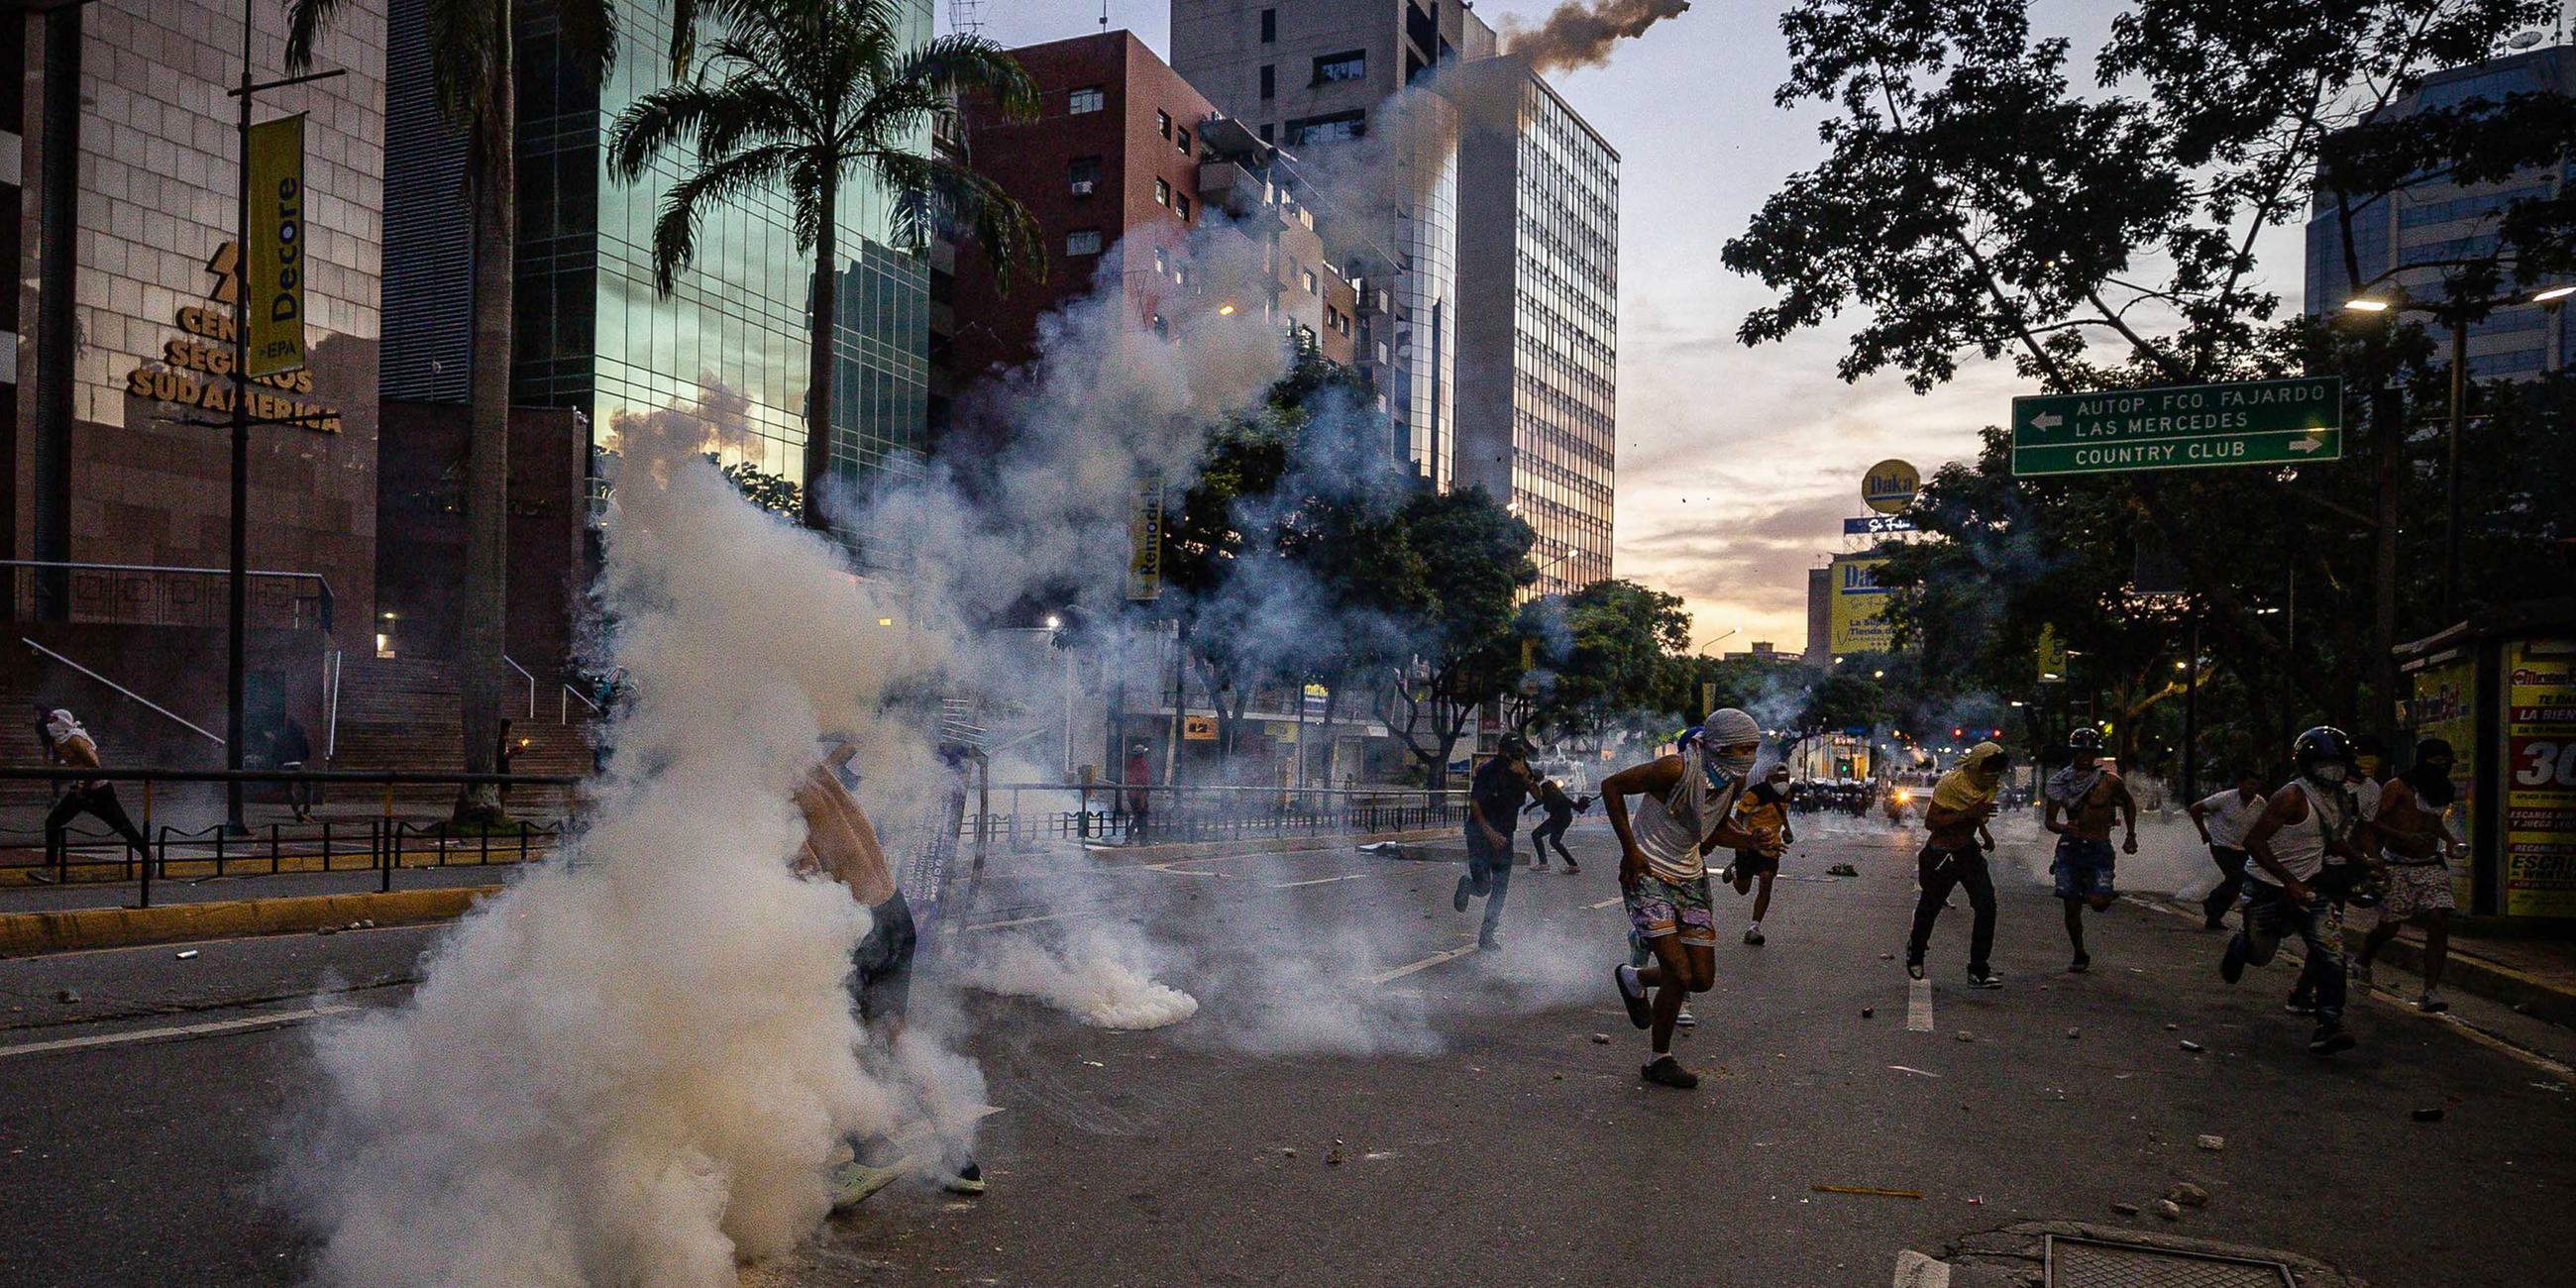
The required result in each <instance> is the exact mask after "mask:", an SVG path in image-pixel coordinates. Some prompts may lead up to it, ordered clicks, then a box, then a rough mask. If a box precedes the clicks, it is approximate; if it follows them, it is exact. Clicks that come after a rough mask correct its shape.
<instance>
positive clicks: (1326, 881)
mask: <svg viewBox="0 0 2576 1288" xmlns="http://www.w3.org/2000/svg"><path fill="white" fill-rule="evenodd" d="M1373 875H1375V874H1374V873H1369V872H1354V873H1351V874H1350V875H1349V876H1343V877H1317V878H1315V879H1314V880H1312V881H1282V882H1279V883H1278V884H1276V885H1273V886H1271V887H1270V888H1271V889H1273V890H1294V889H1296V888H1297V887H1299V886H1310V885H1331V884H1332V883H1334V882H1336V881H1357V880H1359V879H1360V878H1361V877H1365V876H1373Z"/></svg>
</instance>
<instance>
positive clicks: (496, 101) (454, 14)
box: [286, 0, 617, 825]
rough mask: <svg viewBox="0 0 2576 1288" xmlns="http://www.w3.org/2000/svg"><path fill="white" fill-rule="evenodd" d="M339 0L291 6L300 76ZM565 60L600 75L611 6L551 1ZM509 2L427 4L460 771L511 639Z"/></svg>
mask: <svg viewBox="0 0 2576 1288" xmlns="http://www.w3.org/2000/svg"><path fill="white" fill-rule="evenodd" d="M339 8H340V0H288V5H287V13H286V65H287V68H288V69H289V70H291V71H295V72H303V71H306V70H308V69H310V68H311V67H312V65H313V51H314V47H315V44H316V42H318V41H319V40H320V39H321V38H322V33H323V32H324V31H325V30H326V29H328V28H329V27H330V25H331V20H332V19H333V18H334V17H335V16H337V14H338V12H339ZM552 8H553V12H554V13H555V15H556V17H557V19H558V21H559V22H560V23H561V26H562V31H563V35H564V41H563V46H564V48H563V64H564V65H565V66H566V67H567V68H569V69H571V70H573V71H574V72H576V73H577V74H580V75H585V76H589V77H591V78H593V79H596V78H597V77H598V75H599V73H600V72H601V71H602V70H603V69H605V68H606V67H607V66H608V63H609V59H610V57H611V56H612V54H613V53H614V52H615V50H616V44H617V41H616V17H615V11H614V9H613V8H612V7H611V5H610V4H609V2H608V0H553V4H552ZM516 10H517V6H516V4H515V3H514V2H513V0H427V4H426V5H425V6H424V8H423V14H422V16H423V21H424V23H425V24H426V26H427V28H428V31H429V35H430V41H429V49H430V81H431V86H432V91H433V92H434V93H435V94H436V95H437V97H438V114H439V117H440V118H441V119H442V120H443V121H445V122H446V124H447V126H448V128H450V129H456V130H463V131H464V132H465V138H466V166H465V193H464V196H465V201H466V205H467V208H468V209H469V210H471V211H472V215H473V234H472V235H473V261H474V322H473V326H474V348H473V352H472V354H471V356H470V358H469V359H468V362H469V367H470V370H469V373H468V376H467V381H466V388H467V393H466V403H467V418H468V419H467V428H466V449H465V584H464V587H463V594H462V596H461V600H462V602H461V603H460V604H459V605H458V608H459V612H458V617H459V619H460V621H461V623H462V625H461V628H460V631H459V634H460V635H461V637H462V639H461V645H462V647H461V650H460V651H461V652H462V654H463V657H462V658H461V665H460V667H459V668H458V669H459V671H460V683H459V692H458V698H457V701H458V705H459V711H458V715H459V717H460V721H459V723H460V724H462V726H463V727H464V731H465V738H464V742H465V745H464V749H463V750H464V763H465V770H466V772H467V773H475V774H488V773H491V772H493V770H494V768H495V761H494V753H495V752H496V751H497V750H498V748H499V735H500V719H501V677H502V670H501V668H502V659H501V655H502V652H503V650H504V649H506V648H507V647H508V639H509V593H508V590H509V587H508V575H509V485H510V355H511V341H510V331H511V316H512V315H511V298H510V290H511V282H512V270H513V267H514V266H515V265H516V263H517V262H518V237H517V233H516V229H517V228H518V224H519V218H518V194H517V190H516V188H515V186H514V175H515V169H514V164H515V158H516V153H515V151H514V146H513V145H514V141H515V140H516V137H517V129H518V127H517V120H518V112H517V106H516V79H515V78H516V75H517V55H516V51H515V49H514V47H513V39H514V38H513V32H514V31H515V27H514V26H513V23H514V22H515V21H516ZM455 815H456V821H457V822H459V823H483V824H487V825H488V824H493V823H498V822H500V821H502V819H503V817H504V815H503V812H502V809H501V797H500V791H499V789H498V788H497V787H494V786H492V785H490V784H483V785H478V786H467V787H464V788H461V789H460V790H459V792H458V794H457V800H456V811H455Z"/></svg>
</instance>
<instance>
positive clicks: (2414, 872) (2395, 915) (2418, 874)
mask: <svg viewBox="0 0 2576 1288" xmlns="http://www.w3.org/2000/svg"><path fill="white" fill-rule="evenodd" d="M2459 906H2460V903H2459V900H2458V899H2457V898H2455V897H2453V895H2452V894H2451V869H2450V868H2449V867H2447V866H2445V865H2443V864H2440V863H2415V864H2399V863H2391V864H2389V865H2388V877H2387V888H2386V889H2384V890H2382V891H2381V892H2380V895H2379V922H2378V924H2380V925H2383V926H2389V925H2395V924H2397V923H2398V922H2401V921H2404V920H2406V919H2407V918H2409V917H2412V916H2415V915H2416V914H2418V913H2425V912H2431V911H2433V910H2434V909H2436V908H2457V907H2459Z"/></svg>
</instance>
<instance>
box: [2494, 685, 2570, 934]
mask: <svg viewBox="0 0 2576 1288" xmlns="http://www.w3.org/2000/svg"><path fill="white" fill-rule="evenodd" d="M2502 661H2503V667H2504V677H2503V678H2504V683H2503V685H2502V686H2501V687H2502V690H2503V696H2504V722H2503V727H2502V730H2501V734H2502V737H2503V740H2504V752H2505V759H2504V773H2503V782H2504V802H2503V804H2504V822H2503V827H2502V829H2501V832H2502V835H2501V837H2500V839H2501V840H2502V842H2503V844H2502V846H2501V847H2500V848H2499V851H2498V867H2499V871H2498V878H2499V895H2498V898H2497V901H2496V902H2497V908H2496V910H2497V911H2498V912H2501V913H2503V914H2505V915H2506V916H2508V917H2576V639H2531V640H2511V641H2507V642H2506V643H2505V645H2504V650H2503V659H2502Z"/></svg>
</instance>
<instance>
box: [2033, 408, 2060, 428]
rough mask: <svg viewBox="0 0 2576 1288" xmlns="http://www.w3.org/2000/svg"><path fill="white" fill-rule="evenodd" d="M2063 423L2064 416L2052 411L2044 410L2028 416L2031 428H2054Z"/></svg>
mask: <svg viewBox="0 0 2576 1288" xmlns="http://www.w3.org/2000/svg"><path fill="white" fill-rule="evenodd" d="M2065 423H2066V418H2065V417H2063V416H2060V415H2058V414H2057V413H2056V412H2053V411H2044V412H2041V413H2040V414H2038V415H2036V416H2033V417H2031V418H2030V427H2031V428H2032V429H2055V428H2057V427H2058V426H2060V425H2063V424H2065Z"/></svg>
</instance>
